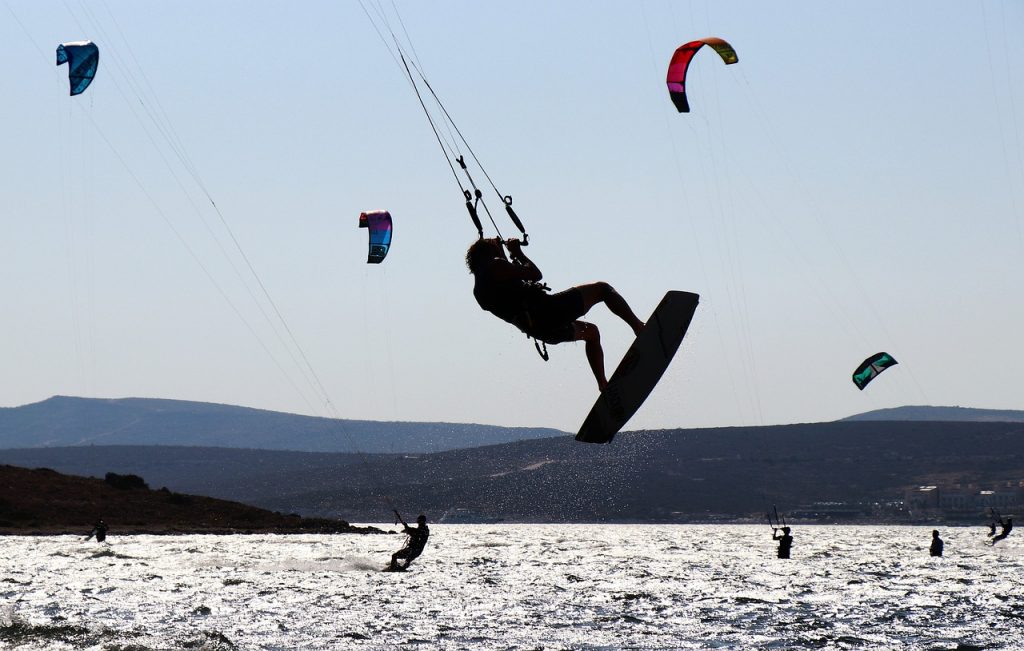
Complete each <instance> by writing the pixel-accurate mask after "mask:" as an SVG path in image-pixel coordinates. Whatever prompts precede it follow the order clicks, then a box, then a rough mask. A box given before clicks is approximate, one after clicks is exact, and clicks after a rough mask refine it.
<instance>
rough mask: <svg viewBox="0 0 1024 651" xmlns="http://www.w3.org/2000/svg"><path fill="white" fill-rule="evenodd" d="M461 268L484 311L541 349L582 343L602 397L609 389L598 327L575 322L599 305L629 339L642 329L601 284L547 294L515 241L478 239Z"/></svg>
mask: <svg viewBox="0 0 1024 651" xmlns="http://www.w3.org/2000/svg"><path fill="white" fill-rule="evenodd" d="M506 247H507V248H508V255H507V256H506V255H505V248H506ZM510 258H511V260H510ZM466 266H467V267H469V272H470V273H471V274H473V276H474V278H475V284H474V287H473V296H474V297H476V302H477V303H479V304H480V307H482V308H483V309H485V310H487V311H488V312H490V313H491V314H494V315H495V316H497V317H498V318H500V319H502V320H504V321H507V322H509V323H511V324H512V325H514V326H516V327H517V328H519V329H520V330H522V331H523V332H525V333H526V334H528V335H530V336H531V337H533V338H535V339H537V340H539V341H543V342H544V343H546V344H552V345H553V344H560V343H564V342H567V341H583V342H584V344H585V346H586V349H585V350H586V354H587V361H588V362H589V363H590V369H591V370H592V371H593V373H594V378H595V379H596V380H597V386H598V388H599V389H600V390H601V391H604V389H605V387H607V386H608V379H607V378H606V377H605V372H604V351H603V349H602V348H601V334H600V332H599V331H598V329H597V326H595V325H594V324H592V323H587V322H586V321H580V320H579V318H580V317H581V316H583V315H584V314H586V313H587V312H589V311H590V308H592V307H594V306H595V305H597V304H598V303H604V304H605V305H607V306H608V309H609V310H611V311H612V313H613V314H615V315H616V316H618V317H619V318H621V319H622V320H623V321H625V322H626V323H627V324H628V325H629V327H630V328H632V330H633V333H634V334H637V335H639V334H640V331H641V330H642V329H643V327H644V323H643V321H641V320H640V319H638V318H637V316H636V315H635V314H634V313H633V310H632V309H630V307H629V305H628V304H627V303H626V300H625V299H624V298H622V296H621V295H620V294H619V293H618V292H617V291H615V288H613V287H612V286H611V285H609V284H608V283H606V282H596V283H589V284H586V285H577V286H576V287H570V288H569V289H567V290H565V291H562V292H558V293H556V294H549V293H548V291H549V290H548V287H547V286H546V285H543V284H541V282H540V281H541V279H542V278H543V274H542V273H541V271H540V269H538V268H537V265H535V264H534V263H533V261H532V260H530V259H529V258H528V257H526V254H524V253H523V250H522V242H520V241H519V240H516V239H508V240H506V241H504V242H502V240H501V239H499V238H492V239H484V238H481V239H479V240H477V241H476V242H474V243H473V244H472V245H471V246H470V247H469V250H468V251H467V252H466Z"/></svg>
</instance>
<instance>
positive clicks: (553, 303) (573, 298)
mask: <svg viewBox="0 0 1024 651" xmlns="http://www.w3.org/2000/svg"><path fill="white" fill-rule="evenodd" d="M586 313H587V310H586V307H585V306H584V304H583V292H582V291H580V289H579V288H577V287H570V288H569V289H567V290H565V291H561V292H558V293H557V294H540V295H538V296H537V297H536V298H533V299H532V300H531V301H530V309H529V314H530V327H529V329H528V330H527V331H526V334H528V335H530V336H531V337H534V338H536V339H539V340H540V341H543V342H544V343H546V344H552V345H554V344H561V343H565V342H567V341H575V340H576V326H575V325H574V324H575V321H576V320H577V319H579V318H580V317H581V316H583V315H584V314H586Z"/></svg>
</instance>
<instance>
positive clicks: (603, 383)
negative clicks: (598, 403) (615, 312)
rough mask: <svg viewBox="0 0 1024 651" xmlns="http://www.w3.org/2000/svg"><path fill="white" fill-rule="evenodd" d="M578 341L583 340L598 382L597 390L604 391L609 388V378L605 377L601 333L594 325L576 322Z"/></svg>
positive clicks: (588, 359)
mask: <svg viewBox="0 0 1024 651" xmlns="http://www.w3.org/2000/svg"><path fill="white" fill-rule="evenodd" d="M574 325H575V327H576V340H577V341H580V340H583V343H584V346H585V350H586V353H587V361H588V362H589V363H590V370H591V371H593V373H594V379H595V380H597V388H598V389H599V390H600V391H604V390H605V387H607V386H608V378H606V377H605V375H604V349H602V348H601V332H600V331H599V330H598V329H597V326H596V325H594V324H593V323H587V322H586V321H576V323H575V324H574Z"/></svg>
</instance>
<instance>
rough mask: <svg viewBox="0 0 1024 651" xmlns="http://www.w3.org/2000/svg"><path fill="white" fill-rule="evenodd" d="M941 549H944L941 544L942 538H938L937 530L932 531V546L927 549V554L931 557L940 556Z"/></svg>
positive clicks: (943, 545) (943, 544)
mask: <svg viewBox="0 0 1024 651" xmlns="http://www.w3.org/2000/svg"><path fill="white" fill-rule="evenodd" d="M943 547H945V543H943V542H942V538H939V530H938V529H932V545H931V547H929V548H928V553H929V554H931V555H932V556H942V548H943Z"/></svg>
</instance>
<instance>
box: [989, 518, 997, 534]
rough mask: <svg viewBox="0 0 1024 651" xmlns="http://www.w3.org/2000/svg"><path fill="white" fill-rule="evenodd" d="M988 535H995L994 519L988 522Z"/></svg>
mask: <svg viewBox="0 0 1024 651" xmlns="http://www.w3.org/2000/svg"><path fill="white" fill-rule="evenodd" d="M988 535H989V536H994V535H996V521H995V520H993V521H992V522H989V523H988Z"/></svg>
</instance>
